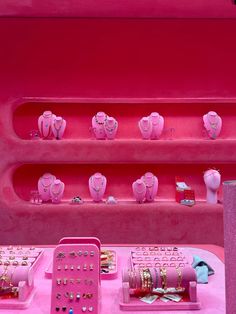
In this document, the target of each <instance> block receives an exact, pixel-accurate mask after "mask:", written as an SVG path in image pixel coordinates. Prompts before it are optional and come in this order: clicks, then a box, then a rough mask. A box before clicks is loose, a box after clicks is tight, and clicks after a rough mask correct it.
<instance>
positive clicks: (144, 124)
mask: <svg viewBox="0 0 236 314" xmlns="http://www.w3.org/2000/svg"><path fill="white" fill-rule="evenodd" d="M138 126H139V130H140V132H141V134H142V138H143V139H144V140H148V139H150V137H151V134H152V123H151V121H150V119H149V117H143V118H142V119H141V120H140V121H139V123H138Z"/></svg>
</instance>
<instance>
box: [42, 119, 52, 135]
mask: <svg viewBox="0 0 236 314" xmlns="http://www.w3.org/2000/svg"><path fill="white" fill-rule="evenodd" d="M44 119H48V118H44ZM44 123H45V128H48V133H47V135H45V134H44V127H43V124H44ZM48 123H49V122H48V121H46V122H45V120H42V121H41V134H42V136H43V138H47V137H49V135H50V134H51V123H50V124H48Z"/></svg>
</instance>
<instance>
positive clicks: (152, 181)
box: [141, 172, 158, 202]
mask: <svg viewBox="0 0 236 314" xmlns="http://www.w3.org/2000/svg"><path fill="white" fill-rule="evenodd" d="M141 179H142V181H143V183H144V184H145V186H146V195H145V199H146V201H147V202H153V201H154V199H155V196H156V195H157V190H158V179H157V177H156V176H154V174H153V173H151V172H146V173H145V175H144V176H142V178H141Z"/></svg>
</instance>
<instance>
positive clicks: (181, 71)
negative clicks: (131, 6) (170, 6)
mask: <svg viewBox="0 0 236 314" xmlns="http://www.w3.org/2000/svg"><path fill="white" fill-rule="evenodd" d="M235 31H236V20H209V19H208V20H192V19H186V20H137V19H134V20H128V19H124V20H120V19H113V20H112V19H81V20H79V19H8V18H5V19H1V20H0V38H1V47H2V48H4V49H1V50H0V69H1V71H0V73H1V75H0V84H1V91H0V96H1V98H3V97H4V99H8V98H9V97H12V96H54V97H57V96H68V97H72V96H77V97H157V98H158V97H161V98H162V97H177V98H179V97H180V98H184V97H200V98H202V97H210V98H211V97H233V96H236V91H235V73H236V63H235V51H236V41H235V40H234V37H235Z"/></svg>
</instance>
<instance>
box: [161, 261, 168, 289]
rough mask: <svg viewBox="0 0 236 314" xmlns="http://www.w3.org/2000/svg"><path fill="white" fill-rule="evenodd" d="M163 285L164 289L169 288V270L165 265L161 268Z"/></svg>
mask: <svg viewBox="0 0 236 314" xmlns="http://www.w3.org/2000/svg"><path fill="white" fill-rule="evenodd" d="M160 277H161V286H162V289H163V290H166V289H167V270H166V268H164V267H161V268H160Z"/></svg>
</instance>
